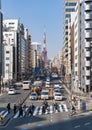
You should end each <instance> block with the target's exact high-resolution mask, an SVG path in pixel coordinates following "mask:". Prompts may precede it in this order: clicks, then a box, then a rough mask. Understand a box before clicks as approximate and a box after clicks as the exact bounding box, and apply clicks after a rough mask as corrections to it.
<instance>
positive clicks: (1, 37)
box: [0, 0, 3, 80]
mask: <svg viewBox="0 0 92 130" xmlns="http://www.w3.org/2000/svg"><path fill="white" fill-rule="evenodd" d="M2 22H3V14H2V11H1V0H0V80H1V76H2V41H3V35H2V26H3V25H2Z"/></svg>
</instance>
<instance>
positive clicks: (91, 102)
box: [63, 84, 92, 113]
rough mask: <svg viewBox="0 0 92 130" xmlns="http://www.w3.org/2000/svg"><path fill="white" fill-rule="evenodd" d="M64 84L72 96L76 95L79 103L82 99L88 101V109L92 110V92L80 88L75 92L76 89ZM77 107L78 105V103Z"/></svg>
mask: <svg viewBox="0 0 92 130" xmlns="http://www.w3.org/2000/svg"><path fill="white" fill-rule="evenodd" d="M63 86H64V88H65V89H66V91H67V92H68V93H69V95H70V96H72V95H76V97H77V99H76V100H77V103H78V100H82V101H85V102H86V111H92V96H91V95H92V92H90V93H83V92H81V91H80V90H78V91H77V92H74V91H71V90H70V89H69V87H68V86H67V85H66V84H63ZM77 107H78V105H77ZM80 112H81V113H82V111H79V110H78V111H77V113H80Z"/></svg>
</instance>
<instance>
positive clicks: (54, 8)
mask: <svg viewBox="0 0 92 130" xmlns="http://www.w3.org/2000/svg"><path fill="white" fill-rule="evenodd" d="M1 5H2V6H1V7H2V12H3V18H4V19H20V22H21V23H23V24H24V26H25V27H26V28H28V30H29V33H30V34H31V36H32V42H40V43H43V33H44V31H45V32H46V43H47V55H48V58H50V59H51V58H52V57H54V56H56V55H57V53H58V52H59V51H61V49H62V46H63V13H64V10H63V9H64V8H63V6H64V4H63V0H1Z"/></svg>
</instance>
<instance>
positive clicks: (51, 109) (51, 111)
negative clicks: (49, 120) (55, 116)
mask: <svg viewBox="0 0 92 130" xmlns="http://www.w3.org/2000/svg"><path fill="white" fill-rule="evenodd" d="M52 113H53V105H50V114H52Z"/></svg>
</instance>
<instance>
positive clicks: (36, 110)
mask: <svg viewBox="0 0 92 130" xmlns="http://www.w3.org/2000/svg"><path fill="white" fill-rule="evenodd" d="M38 109H39V106H37V107H36V108H35V110H34V113H33V116H35V115H36V114H37V112H38Z"/></svg>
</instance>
